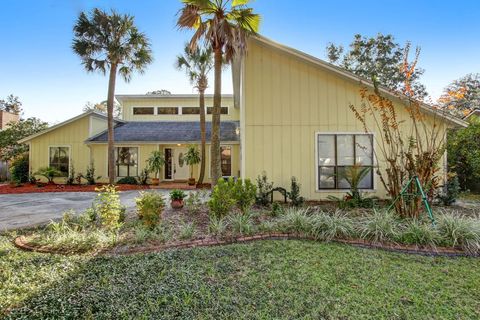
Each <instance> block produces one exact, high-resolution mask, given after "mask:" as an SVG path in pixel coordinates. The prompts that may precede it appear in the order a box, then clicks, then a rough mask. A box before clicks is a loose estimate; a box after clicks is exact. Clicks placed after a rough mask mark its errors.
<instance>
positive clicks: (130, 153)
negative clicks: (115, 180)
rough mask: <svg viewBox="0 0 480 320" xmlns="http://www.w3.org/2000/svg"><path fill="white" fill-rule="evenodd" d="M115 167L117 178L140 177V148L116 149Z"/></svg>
mask: <svg viewBox="0 0 480 320" xmlns="http://www.w3.org/2000/svg"><path fill="white" fill-rule="evenodd" d="M115 159H116V160H115V165H116V169H117V177H137V176H138V148H137V147H118V148H115Z"/></svg>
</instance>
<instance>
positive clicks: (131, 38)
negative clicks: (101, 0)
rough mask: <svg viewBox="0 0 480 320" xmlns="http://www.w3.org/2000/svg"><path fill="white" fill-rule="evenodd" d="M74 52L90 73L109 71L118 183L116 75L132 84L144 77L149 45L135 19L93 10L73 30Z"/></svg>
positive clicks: (112, 168)
mask: <svg viewBox="0 0 480 320" xmlns="http://www.w3.org/2000/svg"><path fill="white" fill-rule="evenodd" d="M73 31H74V40H73V45H72V48H73V51H74V52H75V53H76V54H77V55H78V56H80V58H81V59H82V64H83V66H84V67H85V69H86V70H87V72H94V71H100V72H101V73H103V74H105V73H106V72H107V70H108V71H109V82H108V96H107V116H108V176H109V181H110V183H111V184H113V183H114V182H115V159H114V157H115V155H114V145H113V144H114V142H113V109H114V101H115V83H116V78H117V73H118V74H120V75H121V76H122V78H123V79H124V80H125V81H127V82H128V81H130V79H131V76H132V73H133V72H135V71H138V72H139V73H143V72H144V70H145V67H146V66H147V65H148V64H150V63H151V62H152V53H151V50H150V43H149V40H148V38H147V37H146V36H145V34H143V33H141V32H140V31H138V29H137V27H136V26H135V24H134V18H133V16H130V15H121V14H118V13H116V12H115V11H113V10H112V12H111V13H110V14H109V13H107V12H105V11H102V10H100V9H93V11H92V12H91V13H90V14H86V13H85V12H82V13H80V15H79V17H78V19H77V22H76V23H75V26H74V27H73Z"/></svg>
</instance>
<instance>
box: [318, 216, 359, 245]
mask: <svg viewBox="0 0 480 320" xmlns="http://www.w3.org/2000/svg"><path fill="white" fill-rule="evenodd" d="M312 219H313V229H312V235H313V236H315V238H317V239H322V240H327V241H330V240H333V239H335V238H342V239H348V238H352V237H353V236H354V235H355V227H354V221H353V220H352V219H351V218H350V217H348V216H347V215H346V214H345V213H343V212H341V211H340V210H336V211H335V212H334V213H333V214H328V213H325V212H319V213H317V214H315V215H313V216H312Z"/></svg>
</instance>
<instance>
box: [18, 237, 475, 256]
mask: <svg viewBox="0 0 480 320" xmlns="http://www.w3.org/2000/svg"><path fill="white" fill-rule="evenodd" d="M24 240H25V237H24V236H19V237H16V238H15V239H14V240H13V244H14V245H15V247H17V248H19V249H21V250H24V251H32V252H38V253H49V254H61V255H75V254H81V253H71V252H66V251H64V250H53V249H49V248H48V247H35V246H31V245H29V244H28V243H26V242H25V241H24ZM258 240H309V241H315V242H328V241H321V240H318V239H315V238H314V237H308V236H301V235H298V234H292V233H266V234H258V235H253V236H242V237H236V238H229V239H223V240H220V239H216V238H205V239H200V240H192V241H183V242H177V243H172V244H168V245H159V246H151V247H133V248H129V249H127V250H125V251H118V250H101V251H94V252H93V255H106V256H109V255H110V256H114V255H131V254H138V253H155V252H162V251H167V250H174V249H191V248H199V247H213V246H222V245H230V244H235V243H248V242H253V241H258ZM330 242H336V243H342V244H346V245H351V246H354V247H360V248H366V249H378V250H383V251H389V252H397V253H404V254H417V255H423V256H444V257H480V255H479V254H468V253H466V252H465V251H463V250H461V249H456V248H453V249H452V248H445V247H436V248H435V249H433V248H430V247H421V246H416V245H400V244H393V243H374V242H369V241H364V240H344V239H334V240H332V241H330Z"/></svg>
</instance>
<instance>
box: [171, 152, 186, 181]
mask: <svg viewBox="0 0 480 320" xmlns="http://www.w3.org/2000/svg"><path fill="white" fill-rule="evenodd" d="M186 153H187V148H175V149H173V179H174V180H187V179H188V178H189V176H188V175H189V167H188V165H187V164H186V163H185V160H184V159H183V157H184V156H185V154H186Z"/></svg>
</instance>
